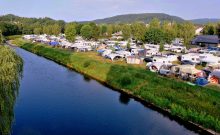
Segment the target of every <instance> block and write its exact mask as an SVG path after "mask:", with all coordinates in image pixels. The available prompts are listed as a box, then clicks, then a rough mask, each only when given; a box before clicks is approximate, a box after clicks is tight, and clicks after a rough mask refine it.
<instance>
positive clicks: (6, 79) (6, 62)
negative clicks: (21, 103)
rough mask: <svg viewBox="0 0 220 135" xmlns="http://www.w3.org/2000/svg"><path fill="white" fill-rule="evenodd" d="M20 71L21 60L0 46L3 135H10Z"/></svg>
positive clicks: (0, 106) (0, 112)
mask: <svg viewBox="0 0 220 135" xmlns="http://www.w3.org/2000/svg"><path fill="white" fill-rule="evenodd" d="M22 69H23V62H22V59H21V58H20V57H19V56H18V55H17V54H16V53H15V52H14V51H13V50H12V49H10V48H9V47H7V46H2V45H0V134H3V135H7V134H10V130H11V126H12V122H13V118H14V110H13V109H14V104H15V100H16V96H17V93H18V88H19V79H20V77H21V73H22Z"/></svg>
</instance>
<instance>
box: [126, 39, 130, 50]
mask: <svg viewBox="0 0 220 135" xmlns="http://www.w3.org/2000/svg"><path fill="white" fill-rule="evenodd" d="M130 48H131V41H130V40H129V41H128V43H127V49H130Z"/></svg>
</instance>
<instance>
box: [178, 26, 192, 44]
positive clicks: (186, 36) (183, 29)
mask: <svg viewBox="0 0 220 135" xmlns="http://www.w3.org/2000/svg"><path fill="white" fill-rule="evenodd" d="M178 35H179V37H180V38H183V40H184V44H185V45H186V46H188V45H189V44H190V41H191V40H192V39H193V37H194V35H195V26H194V25H193V24H192V23H190V22H185V23H183V24H179V25H178Z"/></svg>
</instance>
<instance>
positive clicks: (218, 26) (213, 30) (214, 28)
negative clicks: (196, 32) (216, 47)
mask: <svg viewBox="0 0 220 135" xmlns="http://www.w3.org/2000/svg"><path fill="white" fill-rule="evenodd" d="M203 34H205V35H218V36H219V37H220V22H219V23H208V24H206V25H205V26H204V29H203Z"/></svg>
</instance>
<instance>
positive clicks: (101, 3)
mask: <svg viewBox="0 0 220 135" xmlns="http://www.w3.org/2000/svg"><path fill="white" fill-rule="evenodd" d="M155 12H156V13H167V14H170V15H176V16H179V17H182V18H184V19H195V18H220V0H0V15H4V14H15V15H19V16H25V17H46V16H47V17H51V18H54V19H62V20H65V21H84V20H93V19H98V18H104V17H110V16H114V15H119V14H127V13H155Z"/></svg>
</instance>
